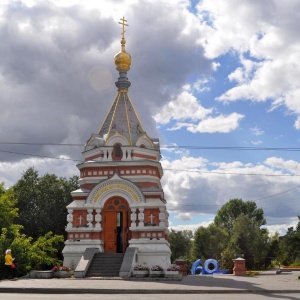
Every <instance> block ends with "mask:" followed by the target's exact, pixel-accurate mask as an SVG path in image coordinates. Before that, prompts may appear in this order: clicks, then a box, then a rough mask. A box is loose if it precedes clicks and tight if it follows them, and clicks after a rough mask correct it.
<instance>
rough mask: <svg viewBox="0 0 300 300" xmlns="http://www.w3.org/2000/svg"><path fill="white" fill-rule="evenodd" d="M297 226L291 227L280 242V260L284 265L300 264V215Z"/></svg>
mask: <svg viewBox="0 0 300 300" xmlns="http://www.w3.org/2000/svg"><path fill="white" fill-rule="evenodd" d="M298 220H299V221H298V224H297V226H296V228H295V229H294V227H290V228H288V230H287V233H286V235H284V236H283V237H282V238H281V239H280V242H279V248H280V254H279V260H280V262H281V263H282V264H284V265H290V264H293V263H297V264H298V263H299V264H300V216H298Z"/></svg>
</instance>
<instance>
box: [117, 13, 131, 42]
mask: <svg viewBox="0 0 300 300" xmlns="http://www.w3.org/2000/svg"><path fill="white" fill-rule="evenodd" d="M120 20H121V21H122V23H121V22H119V24H121V25H122V39H125V37H124V33H125V32H126V31H125V30H124V28H125V26H129V25H128V24H126V22H127V20H126V19H125V18H124V17H123V18H122V19H120Z"/></svg>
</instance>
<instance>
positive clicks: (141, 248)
mask: <svg viewBox="0 0 300 300" xmlns="http://www.w3.org/2000/svg"><path fill="white" fill-rule="evenodd" d="M129 247H135V248H137V249H138V250H137V257H136V264H141V265H146V266H148V267H149V268H151V267H152V266H154V265H160V266H161V267H162V268H163V269H167V268H168V267H169V266H170V265H171V259H170V257H171V250H170V244H169V242H168V241H166V240H165V239H159V240H157V239H152V240H150V239H132V240H130V241H129Z"/></svg>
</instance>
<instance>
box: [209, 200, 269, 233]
mask: <svg viewBox="0 0 300 300" xmlns="http://www.w3.org/2000/svg"><path fill="white" fill-rule="evenodd" d="M242 214H243V215H245V216H248V217H249V218H250V219H253V220H255V222H256V223H257V225H258V226H259V227H260V226H261V225H265V224H266V220H265V218H264V212H263V210H262V209H261V208H257V206H256V203H255V202H254V201H247V202H243V201H242V200H241V199H231V200H229V201H228V202H227V203H226V204H224V205H223V206H222V207H221V208H220V210H219V211H218V213H217V215H216V217H215V219H214V223H215V225H217V226H218V227H221V228H224V229H226V230H228V232H229V234H230V230H231V229H232V228H233V226H234V222H235V221H236V219H237V218H238V217H239V216H240V215H242Z"/></svg>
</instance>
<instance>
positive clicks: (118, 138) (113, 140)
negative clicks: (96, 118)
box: [105, 132, 129, 146]
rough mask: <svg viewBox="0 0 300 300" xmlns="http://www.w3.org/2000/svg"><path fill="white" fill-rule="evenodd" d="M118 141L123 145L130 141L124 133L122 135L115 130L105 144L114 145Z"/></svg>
mask: <svg viewBox="0 0 300 300" xmlns="http://www.w3.org/2000/svg"><path fill="white" fill-rule="evenodd" d="M117 143H118V144H121V145H122V146H128V145H129V141H128V139H127V138H126V137H125V136H124V135H121V134H120V133H119V132H115V133H114V135H113V136H111V137H109V139H108V140H107V141H106V143H105V146H114V145H115V144H117Z"/></svg>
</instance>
